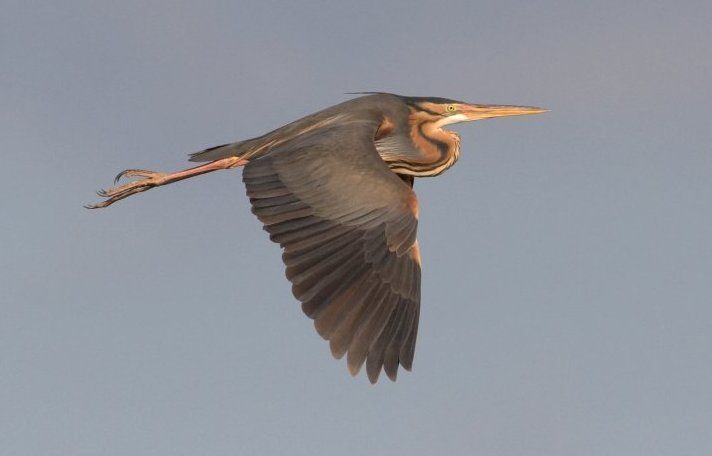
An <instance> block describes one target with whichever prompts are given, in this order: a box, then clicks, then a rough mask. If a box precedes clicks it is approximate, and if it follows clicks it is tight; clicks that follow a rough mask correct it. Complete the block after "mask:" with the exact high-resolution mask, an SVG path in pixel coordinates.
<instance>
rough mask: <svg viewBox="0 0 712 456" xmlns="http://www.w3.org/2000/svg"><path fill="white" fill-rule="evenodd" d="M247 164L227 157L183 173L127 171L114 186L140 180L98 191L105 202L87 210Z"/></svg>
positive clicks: (91, 206)
mask: <svg viewBox="0 0 712 456" xmlns="http://www.w3.org/2000/svg"><path fill="white" fill-rule="evenodd" d="M245 164H247V160H243V159H241V158H239V157H228V158H223V159H220V160H215V161H213V162H210V163H207V164H205V165H201V166H196V167H194V168H189V169H186V170H183V171H178V172H175V173H159V172H156V171H148V170H145V169H127V170H125V171H121V172H120V173H119V174H118V175H117V176H116V178H115V179H114V184H117V183H118V182H119V181H120V180H121V179H122V178H125V177H126V178H131V177H140V178H141V179H138V180H135V181H133V182H128V183H126V184H124V185H118V186H114V187H112V188H110V189H108V190H99V191H98V192H96V193H97V195H99V196H100V197H102V198H106V200H104V201H101V202H98V203H96V204H87V205H86V206H84V207H86V208H87V209H99V208H102V207H107V206H110V205H112V204H114V203H115V202H117V201H119V200H122V199H124V198H127V197H129V196H131V195H134V194H136V193H141V192H145V191H146V190H149V189H151V188H153V187H158V186H161V185H166V184H170V183H173V182H176V181H179V180H183V179H187V178H189V177H193V176H197V175H200V174H205V173H209V172H212V171H217V170H219V169H231V168H237V167H238V166H243V165H245Z"/></svg>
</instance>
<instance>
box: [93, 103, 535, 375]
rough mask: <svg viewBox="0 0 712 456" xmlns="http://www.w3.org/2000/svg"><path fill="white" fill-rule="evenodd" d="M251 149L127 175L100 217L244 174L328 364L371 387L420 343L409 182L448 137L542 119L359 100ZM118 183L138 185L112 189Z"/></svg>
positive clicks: (440, 163) (446, 147) (441, 154)
mask: <svg viewBox="0 0 712 456" xmlns="http://www.w3.org/2000/svg"><path fill="white" fill-rule="evenodd" d="M354 95H359V96H358V97H355V98H351V99H349V100H347V101H344V102H342V103H339V104H336V105H334V106H331V107H329V108H326V109H323V110H321V111H319V112H316V113H314V114H311V115H307V116H306V117H303V118H301V119H299V120H296V121H294V122H292V123H289V124H287V125H284V126H282V127H280V128H277V129H276V130H273V131H271V132H269V133H266V134H264V135H262V136H258V137H255V138H252V139H247V140H243V141H237V142H233V143H228V144H223V145H220V146H216V147H211V148H209V149H205V150H203V151H200V152H196V153H193V154H190V157H189V160H190V161H192V162H199V163H204V164H202V165H198V166H195V167H192V168H188V169H185V170H182V171H178V172H172V173H161V172H155V171H149V170H144V169H127V170H125V171H122V172H121V173H119V174H118V175H117V176H116V178H115V180H114V187H112V188H109V189H108V190H100V191H98V192H97V194H98V195H99V196H100V197H102V198H104V200H103V201H101V202H98V203H95V204H91V205H87V206H85V207H87V208H89V209H98V208H105V207H107V206H110V205H111V204H113V203H115V202H117V201H120V200H122V199H125V198H127V197H129V196H131V195H134V194H137V193H140V192H144V191H146V190H149V189H152V188H155V187H159V186H163V185H167V184H170V183H173V182H176V181H179V180H183V179H187V178H190V177H193V176H197V175H200V174H205V173H209V172H213V171H216V170H223V169H234V168H239V167H242V168H243V172H242V180H243V182H244V184H245V187H246V192H247V196H248V197H249V200H250V203H251V206H252V212H253V213H254V214H255V215H256V216H257V218H258V219H259V220H260V221H261V222H262V224H263V226H264V229H265V230H266V231H267V232H268V233H269V237H270V239H271V240H272V241H274V242H275V243H278V244H279V245H280V246H281V248H282V260H283V262H284V265H285V268H286V276H287V279H288V280H289V281H290V282H291V284H292V294H293V295H294V297H295V298H296V299H297V300H298V301H300V302H301V307H302V310H303V312H304V313H305V314H306V315H307V316H308V317H309V318H311V319H312V320H313V321H314V326H315V328H316V331H317V333H318V334H319V335H320V336H321V337H323V338H324V339H326V340H328V341H329V346H330V349H331V353H332V355H333V356H334V357H335V358H337V359H341V358H343V357H344V356H346V364H347V367H348V369H349V371H350V373H351V375H353V376H356V375H357V374H358V373H359V371H360V370H361V369H362V367H363V365H364V364H365V366H366V373H367V377H368V379H369V381H370V382H371V383H376V382H377V381H378V378H379V375H380V373H381V371H383V372H385V374H386V375H387V376H388V378H389V379H390V380H392V381H395V380H396V378H397V374H398V368H399V366H401V367H403V368H404V369H405V370H408V371H410V370H411V369H412V365H413V358H414V353H415V343H416V338H417V333H418V324H419V315H420V296H421V255H420V248H419V245H418V240H417V238H416V231H417V225H418V219H419V206H418V199H417V197H416V194H415V193H414V191H413V185H414V180H415V178H420V177H432V176H438V175H440V174H442V173H443V172H445V171H446V170H447V169H449V168H450V167H451V166H453V165H454V164H455V162H457V160H458V158H459V157H460V137H459V135H458V134H457V133H456V132H453V131H451V130H447V129H445V128H444V127H446V126H448V125H451V124H455V123H459V122H470V121H476V120H482V119H490V118H496V117H505V116H519V115H528V114H539V113H543V112H546V111H547V110H546V109H542V108H538V107H532V106H512V105H488V104H472V103H466V102H462V101H457V100H452V99H448V98H437V97H411V96H402V95H396V94H391V93H385V92H359V93H356V94H354ZM123 178H137V180H132V181H129V182H128V183H125V184H122V185H118V183H119V181H120V180H121V179H123Z"/></svg>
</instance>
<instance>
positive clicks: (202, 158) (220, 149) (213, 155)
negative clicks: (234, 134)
mask: <svg viewBox="0 0 712 456" xmlns="http://www.w3.org/2000/svg"><path fill="white" fill-rule="evenodd" d="M245 143H247V141H239V142H234V143H229V144H223V145H221V146H215V147H211V148H209V149H205V150H201V151H200V152H195V153H193V154H190V158H189V159H188V160H190V161H192V162H209V161H215V160H220V159H222V158H228V157H239V156H240V155H241V154H242V153H244V151H245V146H246V144H245Z"/></svg>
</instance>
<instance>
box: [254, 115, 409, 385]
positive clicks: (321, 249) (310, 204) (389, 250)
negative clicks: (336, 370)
mask: <svg viewBox="0 0 712 456" xmlns="http://www.w3.org/2000/svg"><path fill="white" fill-rule="evenodd" d="M376 129H377V124H374V123H373V122H370V121H345V122H339V125H338V126H332V127H329V128H324V129H321V130H318V131H315V132H310V133H308V134H305V135H303V136H299V137H297V138H295V139H293V140H291V141H289V143H287V144H284V145H281V146H280V147H278V148H276V149H274V150H272V151H270V152H269V153H268V154H267V155H265V156H263V157H261V158H257V159H254V160H252V161H251V162H250V163H249V164H248V165H247V166H246V167H245V170H244V173H243V180H244V182H245V185H246V187H247V195H248V196H249V197H250V201H251V203H252V208H253V209H252V211H253V212H254V213H255V215H257V217H258V218H259V219H260V221H262V223H264V227H265V230H266V231H268V232H269V233H270V239H272V240H273V241H275V242H278V243H279V244H280V245H281V246H282V247H283V249H284V253H283V255H282V258H283V260H284V263H285V265H286V274H287V278H288V279H289V280H290V281H291V282H292V291H293V293H294V296H295V297H296V298H297V299H299V300H300V301H301V302H302V309H303V310H304V313H306V314H307V315H308V316H309V317H310V318H312V319H314V324H315V327H316V330H317V332H318V333H319V334H320V335H321V336H322V337H324V338H325V339H327V340H329V341H330V346H331V352H332V354H333V355H334V356H335V357H337V358H341V357H342V356H343V355H344V354H347V363H348V367H349V370H350V371H351V373H352V374H353V375H355V374H356V373H358V371H359V370H360V368H361V366H362V365H363V364H364V362H365V363H366V371H367V373H368V378H369V380H370V381H371V382H372V383H375V382H376V381H377V380H378V375H379V373H380V371H381V368H382V367H383V369H384V370H385V372H386V374H387V375H388V377H389V378H390V379H391V380H395V379H396V374H397V371H398V364H400V365H402V366H403V367H404V368H405V369H407V370H410V369H411V366H412V363H413V354H414V350H415V340H416V335H417V331H418V314H419V310H420V254H419V252H418V245H417V241H416V228H417V200H416V198H415V194H414V193H413V191H412V190H411V189H410V187H409V186H408V184H406V183H405V182H403V181H402V180H401V179H400V178H399V177H398V176H397V175H396V174H394V173H393V172H391V171H390V170H389V169H388V167H387V165H386V164H385V163H384V162H383V161H382V160H381V159H380V157H379V156H378V153H377V152H376V149H375V146H374V144H373V137H374V134H375V131H376Z"/></svg>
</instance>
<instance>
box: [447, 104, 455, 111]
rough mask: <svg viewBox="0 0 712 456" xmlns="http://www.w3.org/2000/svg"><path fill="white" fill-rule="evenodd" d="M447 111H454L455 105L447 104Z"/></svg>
mask: <svg viewBox="0 0 712 456" xmlns="http://www.w3.org/2000/svg"><path fill="white" fill-rule="evenodd" d="M446 109H447V110H448V112H454V111H455V105H447V108H446Z"/></svg>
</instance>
